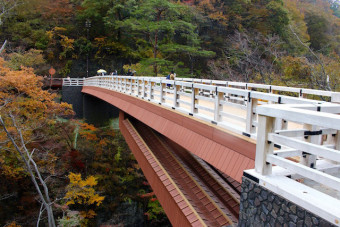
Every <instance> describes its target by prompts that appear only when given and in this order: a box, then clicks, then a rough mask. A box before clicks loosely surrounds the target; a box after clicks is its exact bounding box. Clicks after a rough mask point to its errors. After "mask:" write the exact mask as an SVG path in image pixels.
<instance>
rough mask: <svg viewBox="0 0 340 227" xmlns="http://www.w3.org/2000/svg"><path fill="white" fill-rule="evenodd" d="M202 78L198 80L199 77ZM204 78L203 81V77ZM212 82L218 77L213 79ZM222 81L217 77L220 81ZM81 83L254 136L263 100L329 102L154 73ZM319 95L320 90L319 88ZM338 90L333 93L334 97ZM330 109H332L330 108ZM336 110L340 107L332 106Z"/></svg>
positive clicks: (281, 123) (280, 123) (320, 105)
mask: <svg viewBox="0 0 340 227" xmlns="http://www.w3.org/2000/svg"><path fill="white" fill-rule="evenodd" d="M201 82H202V81H201ZM204 82H206V81H204ZM213 82H214V83H215V84H216V83H217V82H218V81H213ZM222 82H223V83H224V81H220V83H222ZM85 86H98V87H103V88H106V89H110V90H115V91H119V92H124V93H126V94H129V95H133V96H135V97H139V98H142V99H144V100H148V101H150V102H154V103H158V104H160V105H163V106H166V107H169V108H172V109H176V110H178V111H180V112H183V113H187V114H189V115H191V116H194V117H197V118H199V119H202V120H205V121H208V122H210V123H213V124H217V125H218V126H221V127H224V128H226V129H229V130H232V131H234V132H236V133H239V134H243V135H246V136H249V137H253V138H256V129H257V125H258V121H257V113H256V108H257V106H259V105H263V104H276V103H277V104H312V105H313V106H315V110H317V109H319V111H323V112H327V111H329V108H330V107H331V106H335V105H333V104H330V103H326V102H323V101H318V100H311V99H306V98H302V96H301V97H300V98H298V97H290V96H287V95H279V94H271V93H264V92H259V91H253V90H247V89H239V88H233V87H225V86H221V84H219V85H207V84H202V83H199V82H198V81H195V82H186V81H180V80H175V81H174V80H166V79H165V78H158V77H127V76H97V77H91V78H87V79H86V80H85ZM320 93H321V94H322V95H323V94H324V93H323V91H320ZM338 94H339V93H334V94H333V96H334V97H335V96H336V95H338ZM333 111H334V110H333ZM336 111H339V112H340V108H338V109H336ZM287 127H288V125H287V123H286V121H285V120H282V119H278V120H277V121H276V128H277V129H282V128H283V129H284V128H287Z"/></svg>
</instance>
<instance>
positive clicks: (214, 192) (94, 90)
mask: <svg viewBox="0 0 340 227" xmlns="http://www.w3.org/2000/svg"><path fill="white" fill-rule="evenodd" d="M82 92H83V93H85V94H88V95H92V96H94V97H97V98H99V99H101V100H104V101H106V102H108V103H110V104H112V105H114V106H116V107H117V108H119V109H120V116H119V118H120V120H119V121H120V122H119V123H120V129H121V132H122V134H123V135H124V137H125V139H126V141H127V143H128V145H129V147H130V149H131V151H132V152H133V153H134V155H135V157H136V159H137V161H138V163H139V165H140V167H141V169H142V170H143V172H144V175H145V176H146V178H147V180H148V182H149V183H150V185H151V187H152V189H153V190H154V192H155V194H156V196H157V198H158V199H159V201H160V203H161V205H162V207H163V208H164V210H165V212H166V214H167V216H168V217H169V220H170V221H171V223H172V224H173V226H235V225H237V223H238V218H239V210H240V199H239V198H240V183H241V178H242V175H243V170H245V169H251V168H254V159H255V143H254V141H251V140H250V139H249V138H248V137H245V136H239V135H235V134H234V133H232V132H230V131H227V130H224V129H221V128H218V127H216V126H215V125H213V124H207V123H205V122H203V121H200V120H198V119H194V118H193V117H192V116H190V115H185V114H182V113H180V112H178V111H175V110H172V109H168V108H165V107H163V106H162V105H158V104H157V103H150V102H147V101H144V100H142V99H139V98H136V97H133V96H130V95H127V94H124V93H119V92H115V91H111V90H107V89H103V88H98V87H91V86H86V87H83V90H82ZM96 111H98V110H96Z"/></svg>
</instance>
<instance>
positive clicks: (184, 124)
mask: <svg viewBox="0 0 340 227" xmlns="http://www.w3.org/2000/svg"><path fill="white" fill-rule="evenodd" d="M82 92H83V93H85V94H88V95H92V96H94V97H97V98H99V99H101V100H104V101H106V102H108V103H110V104H112V105H114V106H115V107H117V108H119V109H120V110H121V111H124V112H125V113H127V114H129V115H130V116H132V117H134V118H135V119H137V120H138V121H140V122H142V123H144V124H146V125H148V126H149V127H150V128H152V129H154V130H155V131H157V132H158V133H160V134H162V135H164V136H165V137H167V138H169V139H171V140H172V141H174V142H176V143H177V144H179V145H180V146H182V147H183V148H185V149H186V150H188V151H190V153H192V154H194V155H197V156H198V157H200V158H201V159H203V160H204V161H206V162H208V163H209V164H210V165H212V166H214V167H215V168H217V169H219V170H220V171H221V172H223V173H224V174H226V175H228V176H230V177H232V178H233V179H235V180H236V181H238V182H239V183H241V181H242V175H243V170H245V169H253V168H254V165H255V147H256V144H255V141H253V140H251V139H250V138H248V137H246V136H241V135H236V134H235V133H233V132H230V131H227V130H225V129H221V128H219V127H217V126H215V125H213V124H207V123H205V122H203V121H200V120H198V119H194V118H193V117H192V116H190V115H187V114H182V113H180V112H178V111H175V110H172V109H169V108H165V107H163V106H162V105H158V104H156V103H150V102H147V101H145V100H142V99H139V98H136V97H133V96H130V95H128V94H124V93H120V92H116V91H112V90H107V89H103V88H98V87H91V86H86V87H83V90H82ZM94 111H101V110H97V109H96V110H94Z"/></svg>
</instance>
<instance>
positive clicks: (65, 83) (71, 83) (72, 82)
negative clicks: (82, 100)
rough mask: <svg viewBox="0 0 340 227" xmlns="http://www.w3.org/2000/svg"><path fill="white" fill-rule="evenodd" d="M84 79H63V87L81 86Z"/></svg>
mask: <svg viewBox="0 0 340 227" xmlns="http://www.w3.org/2000/svg"><path fill="white" fill-rule="evenodd" d="M84 81H85V78H63V86H83V85H84Z"/></svg>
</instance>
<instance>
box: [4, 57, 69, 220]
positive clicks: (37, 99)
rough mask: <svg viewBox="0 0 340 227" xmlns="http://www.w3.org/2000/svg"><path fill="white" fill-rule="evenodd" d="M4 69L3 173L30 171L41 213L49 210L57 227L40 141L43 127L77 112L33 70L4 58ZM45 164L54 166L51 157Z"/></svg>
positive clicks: (18, 175) (49, 218) (17, 173)
mask: <svg viewBox="0 0 340 227" xmlns="http://www.w3.org/2000/svg"><path fill="white" fill-rule="evenodd" d="M0 72H1V73H0V74H1V76H0V116H1V118H0V124H1V125H2V130H0V146H1V151H0V160H1V167H0V174H1V175H7V176H8V177H20V176H21V177H23V176H25V175H26V174H27V173H28V175H29V176H30V178H31V180H32V183H33V184H34V187H35V189H36V191H37V193H38V195H39V198H40V202H41V204H42V208H41V212H42V211H44V210H46V211H47V214H48V222H49V226H55V224H54V218H53V211H52V201H51V200H50V198H49V192H48V187H47V185H46V182H45V180H46V179H47V178H48V176H49V175H50V174H51V173H48V172H47V173H45V174H44V175H43V173H42V172H41V170H42V168H41V167H42V166H40V167H39V166H38V165H37V163H38V162H40V161H42V160H40V159H38V158H37V157H36V156H37V154H40V153H41V152H42V151H39V149H38V147H37V141H41V140H43V138H44V135H43V134H42V128H44V127H47V126H49V125H51V124H53V123H54V118H55V117H56V116H58V115H59V116H66V115H71V114H73V111H72V110H71V106H70V105H69V104H66V103H61V104H59V103H56V102H55V101H54V98H55V97H56V95H55V94H54V95H53V94H50V93H48V92H47V91H43V90H42V89H41V86H42V79H41V78H40V77H37V76H36V75H35V74H34V73H33V69H29V68H25V67H23V68H22V69H21V70H12V69H10V68H8V67H7V66H6V63H5V62H4V60H3V59H1V58H0ZM52 162H53V159H52ZM44 163H45V165H51V160H48V161H47V162H44ZM44 169H45V168H44ZM46 169H47V168H46ZM51 171H52V170H51ZM46 176H47V178H44V177H46ZM41 187H42V189H41ZM39 220H40V214H39V218H38V221H39Z"/></svg>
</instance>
